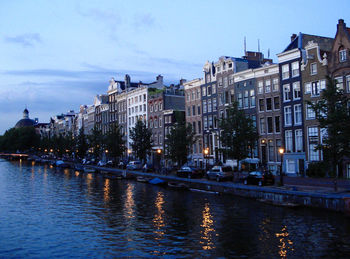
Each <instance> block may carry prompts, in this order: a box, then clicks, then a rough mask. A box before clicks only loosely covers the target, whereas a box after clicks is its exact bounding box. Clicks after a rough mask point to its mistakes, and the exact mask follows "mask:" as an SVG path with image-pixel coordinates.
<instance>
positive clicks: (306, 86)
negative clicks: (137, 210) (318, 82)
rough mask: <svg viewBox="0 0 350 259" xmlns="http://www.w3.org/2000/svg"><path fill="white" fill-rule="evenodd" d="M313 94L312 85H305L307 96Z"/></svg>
mask: <svg viewBox="0 0 350 259" xmlns="http://www.w3.org/2000/svg"><path fill="white" fill-rule="evenodd" d="M310 93H311V83H305V94H310Z"/></svg>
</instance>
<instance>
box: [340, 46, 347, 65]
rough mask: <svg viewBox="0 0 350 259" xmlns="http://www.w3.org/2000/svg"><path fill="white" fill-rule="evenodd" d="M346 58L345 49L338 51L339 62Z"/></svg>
mask: <svg viewBox="0 0 350 259" xmlns="http://www.w3.org/2000/svg"><path fill="white" fill-rule="evenodd" d="M346 59H347V57H346V49H343V50H341V51H339V62H344V61H346Z"/></svg>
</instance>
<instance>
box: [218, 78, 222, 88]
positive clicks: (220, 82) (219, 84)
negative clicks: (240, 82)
mask: <svg viewBox="0 0 350 259" xmlns="http://www.w3.org/2000/svg"><path fill="white" fill-rule="evenodd" d="M218 81H219V83H218V86H219V87H220V86H222V77H220V78H219V80H218Z"/></svg>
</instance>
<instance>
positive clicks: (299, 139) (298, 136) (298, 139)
mask: <svg viewBox="0 0 350 259" xmlns="http://www.w3.org/2000/svg"><path fill="white" fill-rule="evenodd" d="M295 151H296V152H302V151H303V131H302V130H301V129H297V130H295Z"/></svg>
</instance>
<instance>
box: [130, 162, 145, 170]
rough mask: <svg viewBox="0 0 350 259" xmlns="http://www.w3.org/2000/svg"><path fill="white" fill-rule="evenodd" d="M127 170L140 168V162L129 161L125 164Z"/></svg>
mask: <svg viewBox="0 0 350 259" xmlns="http://www.w3.org/2000/svg"><path fill="white" fill-rule="evenodd" d="M126 169H127V170H141V169H142V163H141V162H140V161H130V162H129V163H128V164H127V166H126Z"/></svg>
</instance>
